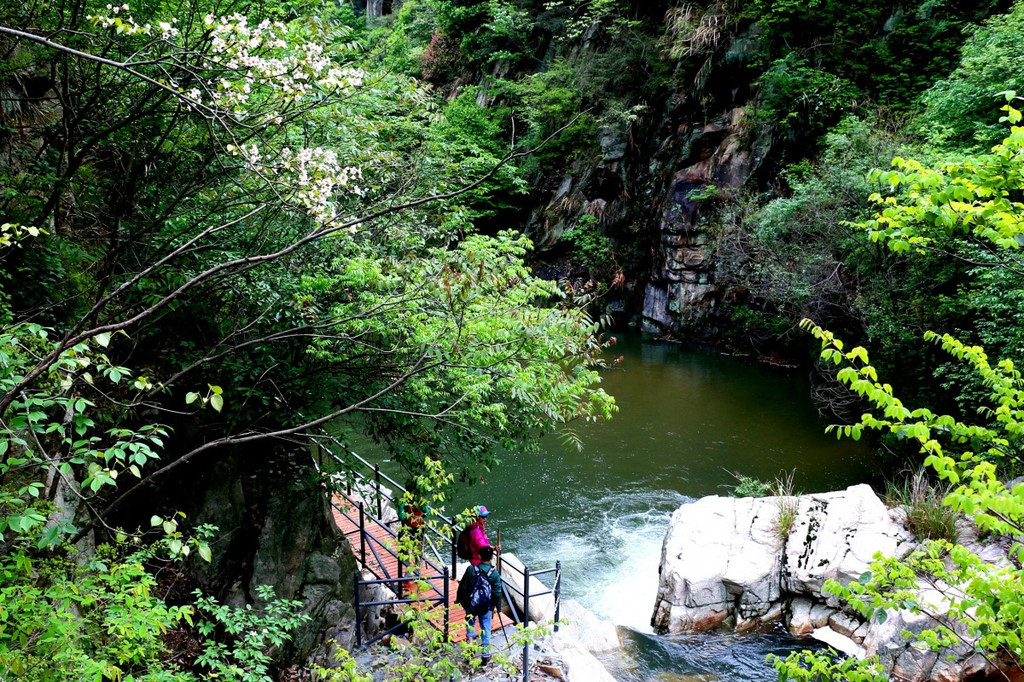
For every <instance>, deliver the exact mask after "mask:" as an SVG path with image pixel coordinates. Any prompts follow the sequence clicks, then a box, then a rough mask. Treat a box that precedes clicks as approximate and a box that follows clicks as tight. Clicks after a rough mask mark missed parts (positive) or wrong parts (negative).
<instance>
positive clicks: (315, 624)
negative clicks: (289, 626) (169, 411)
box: [169, 450, 355, 662]
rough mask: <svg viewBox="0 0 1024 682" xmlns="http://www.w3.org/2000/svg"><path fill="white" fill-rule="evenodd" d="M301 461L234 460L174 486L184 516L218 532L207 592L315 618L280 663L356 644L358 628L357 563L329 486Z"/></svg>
mask: <svg viewBox="0 0 1024 682" xmlns="http://www.w3.org/2000/svg"><path fill="white" fill-rule="evenodd" d="M303 460H304V458H303V457H302V456H301V455H298V456H296V455H294V453H292V454H289V453H285V452H273V453H266V452H258V451H252V450H250V451H247V452H245V453H241V452H238V453H233V454H232V455H231V456H226V457H220V458H218V459H217V461H216V462H215V463H212V464H210V465H209V466H207V467H195V468H193V469H191V470H189V472H188V474H189V475H190V476H191V478H189V479H188V480H187V481H177V482H172V483H171V484H170V486H169V487H171V488H173V489H175V490H176V491H178V495H176V496H175V497H173V498H171V499H174V501H175V504H176V505H177V508H178V509H181V510H182V511H184V512H185V513H186V514H187V519H188V521H189V522H190V523H191V524H193V525H196V524H201V523H209V524H213V525H215V526H217V527H218V529H219V530H218V532H217V534H216V535H215V537H214V540H213V541H212V542H211V549H212V550H213V561H212V562H211V563H209V564H206V563H205V562H198V561H197V562H195V564H194V570H195V573H196V577H197V579H198V580H199V582H200V584H202V586H203V589H204V590H205V591H207V592H208V593H210V594H212V595H214V596H215V597H217V598H218V599H220V600H221V601H223V602H225V603H228V604H231V605H233V606H244V605H246V604H251V605H253V606H254V607H256V608H259V607H261V606H262V604H261V603H260V600H259V598H258V597H257V595H256V592H255V588H256V587H257V586H259V585H270V586H272V587H273V588H274V591H275V595H276V597H277V598H278V599H290V600H298V601H301V602H302V604H303V606H302V612H304V613H305V614H306V615H308V616H309V617H310V620H309V621H308V622H307V623H305V624H304V625H302V626H300V628H299V629H298V630H297V631H296V632H294V633H293V639H292V641H291V643H290V645H289V646H288V648H287V649H286V650H284V651H281V652H279V655H280V658H281V659H282V660H288V661H294V662H301V661H303V660H305V659H306V658H307V657H308V656H310V655H311V654H314V653H315V652H317V651H318V650H319V651H320V654H321V656H322V655H323V653H325V651H326V649H327V647H328V645H329V643H330V642H331V641H332V640H334V641H336V642H337V644H338V645H340V646H343V647H345V648H348V647H349V642H350V640H351V639H352V636H353V634H352V633H353V632H354V628H352V624H353V623H354V620H355V618H354V613H353V609H352V597H353V595H352V590H353V587H352V575H353V571H354V570H355V559H354V558H353V556H352V554H351V552H349V551H347V548H346V549H345V550H344V551H343V550H342V546H341V544H340V542H339V539H338V536H337V533H338V531H337V529H336V527H335V526H334V523H333V521H332V519H331V517H330V514H329V507H328V504H327V499H326V497H325V495H324V491H323V488H322V487H321V485H320V484H319V482H318V479H317V477H316V475H315V472H313V470H312V467H311V466H310V465H306V464H303V463H300V462H302V461H303Z"/></svg>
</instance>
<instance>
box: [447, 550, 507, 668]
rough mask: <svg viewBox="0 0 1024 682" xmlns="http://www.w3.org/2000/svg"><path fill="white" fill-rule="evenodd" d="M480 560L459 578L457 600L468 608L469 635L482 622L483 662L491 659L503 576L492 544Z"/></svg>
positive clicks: (467, 630) (472, 634)
mask: <svg viewBox="0 0 1024 682" xmlns="http://www.w3.org/2000/svg"><path fill="white" fill-rule="evenodd" d="M479 556H480V562H479V563H478V564H470V565H469V567H468V568H467V569H466V572H465V573H464V574H463V575H462V580H460V581H459V591H458V595H457V601H458V603H459V604H460V605H461V606H462V608H464V609H466V638H467V639H469V640H470V641H472V640H473V639H474V638H475V637H476V625H477V623H478V622H479V624H480V643H481V644H482V645H483V656H482V659H481V662H482V664H483V665H487V664H488V663H490V661H491V613H492V612H494V611H498V610H499V609H500V608H501V575H500V574H499V573H498V571H497V569H495V568H494V566H492V565H491V560H492V559H493V558H494V550H493V549H491V547H490V546H484V547H481V548H480V550H479Z"/></svg>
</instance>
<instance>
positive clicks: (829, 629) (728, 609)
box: [651, 485, 989, 682]
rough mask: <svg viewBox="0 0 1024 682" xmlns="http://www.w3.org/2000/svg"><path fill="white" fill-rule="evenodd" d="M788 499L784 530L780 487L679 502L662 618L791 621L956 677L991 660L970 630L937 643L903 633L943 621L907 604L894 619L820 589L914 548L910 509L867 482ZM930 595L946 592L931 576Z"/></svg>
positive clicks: (691, 626) (702, 626) (717, 622)
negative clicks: (980, 652) (881, 618)
mask: <svg viewBox="0 0 1024 682" xmlns="http://www.w3.org/2000/svg"><path fill="white" fill-rule="evenodd" d="M782 499H783V501H784V502H786V503H789V504H792V505H795V507H793V508H795V510H796V516H795V522H794V523H793V525H792V530H791V531H790V532H789V534H788V535H786V536H785V537H780V533H779V530H778V526H777V522H776V519H777V518H778V514H779V508H780V507H779V504H780V498H775V497H769V498H726V497H706V498H703V499H701V500H698V501H697V502H694V503H692V504H687V505H683V506H682V507H680V508H679V509H678V510H676V512H675V513H674V514H673V515H672V521H671V524H670V526H669V530H668V532H667V534H666V536H665V542H664V545H663V547H662V559H661V567H660V573H661V580H660V584H659V588H658V596H657V601H656V604H655V608H654V615H653V617H652V619H651V620H652V624H653V625H654V627H655V628H656V629H657V630H659V631H662V632H672V633H692V632H701V631H705V630H710V629H713V628H717V627H729V628H732V629H735V630H737V631H743V630H749V629H752V628H755V627H758V626H760V625H762V624H765V623H769V622H775V621H781V622H783V623H784V624H785V625H786V626H787V627H788V628H789V630H790V631H791V632H792V633H793V634H794V635H797V636H800V635H814V636H815V637H817V638H819V639H823V640H825V641H827V642H828V643H829V644H831V645H832V646H833V647H835V648H837V649H840V650H842V651H845V652H846V653H848V654H850V655H868V656H872V655H878V656H879V657H880V659H881V661H882V662H883V663H884V664H885V665H886V667H887V669H889V670H890V671H891V672H892V674H894V675H898V676H899V677H898V679H901V680H908V681H909V680H912V681H915V682H923V681H924V680H936V681H937V680H943V681H949V682H951V681H954V680H966V679H971V676H972V675H975V674H979V673H984V672H985V671H986V668H987V666H988V665H989V664H988V662H987V661H986V660H985V659H984V658H983V657H981V656H977V655H975V654H974V651H973V648H972V646H971V645H970V640H969V639H968V640H967V643H965V644H964V645H963V646H961V647H958V648H955V649H951V650H947V651H945V652H940V653H934V652H930V651H927V650H922V649H920V648H918V647H915V646H913V645H912V644H911V643H909V642H908V640H907V639H906V638H905V637H903V636H902V634H901V633H902V632H903V631H904V630H910V631H912V632H920V631H921V630H923V629H926V628H929V627H934V625H935V622H934V620H933V619H932V618H930V617H927V616H922V615H919V614H912V613H910V612H903V611H900V612H898V613H896V614H891V615H890V617H889V618H888V619H887V620H886V621H885V622H884V623H878V622H875V621H874V620H872V621H870V622H865V621H864V620H863V619H862V618H861V617H860V616H859V614H857V613H854V612H853V611H851V610H847V609H848V607H847V609H844V605H843V604H841V603H840V602H839V601H838V600H837V599H836V598H835V597H833V596H831V595H826V594H822V586H823V585H824V583H825V581H826V580H829V579H834V580H837V581H839V582H841V583H849V582H851V581H854V580H856V579H857V578H858V577H860V576H861V575H862V574H863V573H864V572H865V571H867V570H868V568H869V566H870V563H871V559H872V556H873V555H874V554H875V553H876V552H881V553H882V554H883V555H886V556H895V557H903V556H906V555H907V554H909V553H910V552H911V551H912V550H913V549H914V547H915V546H916V545H917V543H916V541H915V540H914V538H913V536H912V535H911V533H910V532H909V531H907V530H906V528H905V527H904V525H903V518H904V516H903V513H902V510H899V509H895V510H890V509H887V508H886V507H885V505H884V504H883V503H882V502H881V501H880V500H879V499H878V497H877V496H876V495H875V494H874V492H872V490H871V488H870V487H869V486H867V485H859V486H854V487H851V488H848V489H847V490H845V491H840V492H830V493H822V494H816V495H804V496H801V497H796V498H782ZM920 599H921V600H924V601H922V603H934V604H936V605H938V604H940V603H941V598H940V596H939V595H938V593H937V592H934V590H930V589H929V588H927V587H925V586H922V588H921V594H920ZM940 612H941V610H940Z"/></svg>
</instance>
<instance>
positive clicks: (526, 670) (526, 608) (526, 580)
mask: <svg viewBox="0 0 1024 682" xmlns="http://www.w3.org/2000/svg"><path fill="white" fill-rule="evenodd" d="M523 624H524V625H525V626H526V627H530V567H529V566H525V567H524V568H523ZM529 679H530V643H529V641H527V642H526V643H525V644H523V682H527V681H528V680H529Z"/></svg>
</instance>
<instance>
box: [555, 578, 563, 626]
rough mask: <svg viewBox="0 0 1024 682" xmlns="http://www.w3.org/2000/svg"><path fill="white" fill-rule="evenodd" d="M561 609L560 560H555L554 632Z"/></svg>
mask: <svg viewBox="0 0 1024 682" xmlns="http://www.w3.org/2000/svg"><path fill="white" fill-rule="evenodd" d="M561 610H562V562H561V561H556V562H555V632H558V617H559V613H560V611H561Z"/></svg>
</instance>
